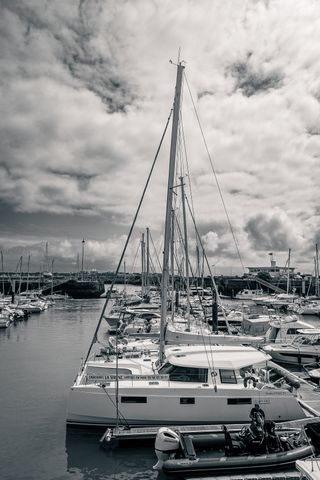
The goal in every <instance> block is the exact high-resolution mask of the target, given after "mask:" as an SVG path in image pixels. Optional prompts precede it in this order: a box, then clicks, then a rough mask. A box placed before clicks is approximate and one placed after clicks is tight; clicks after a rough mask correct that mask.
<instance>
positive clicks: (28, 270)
mask: <svg viewBox="0 0 320 480" xmlns="http://www.w3.org/2000/svg"><path fill="white" fill-rule="evenodd" d="M29 272H30V254H29V255H28V267H27V288H26V291H27V292H28V291H29Z"/></svg>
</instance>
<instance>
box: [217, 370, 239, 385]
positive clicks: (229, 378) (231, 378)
mask: <svg viewBox="0 0 320 480" xmlns="http://www.w3.org/2000/svg"><path fill="white" fill-rule="evenodd" d="M219 373H220V381H221V383H237V379H236V374H235V372H234V370H219Z"/></svg>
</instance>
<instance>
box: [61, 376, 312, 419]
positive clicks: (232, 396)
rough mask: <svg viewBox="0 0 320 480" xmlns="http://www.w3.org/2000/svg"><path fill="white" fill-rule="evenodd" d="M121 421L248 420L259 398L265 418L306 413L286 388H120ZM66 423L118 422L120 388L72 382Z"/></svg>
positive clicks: (295, 416)
mask: <svg viewBox="0 0 320 480" xmlns="http://www.w3.org/2000/svg"><path fill="white" fill-rule="evenodd" d="M118 398H119V404H118V409H119V414H118V423H119V422H120V423H122V424H124V425H127V424H129V425H132V426H133V425H136V426H137V425H172V424H174V425H193V424H208V423H210V424H221V423H243V421H244V419H247V418H249V413H250V410H251V408H252V407H253V405H254V404H255V403H259V404H260V405H261V407H262V408H263V410H264V411H265V414H266V418H268V419H270V420H274V421H276V422H283V421H289V420H296V419H298V418H304V417H305V413H304V411H303V410H302V408H301V406H300V404H299V403H298V402H297V400H296V398H295V397H293V396H292V395H291V394H288V392H286V391H284V390H279V391H274V390H269V391H268V389H266V390H255V389H248V390H246V391H239V392H237V393H235V392H234V391H232V390H229V391H227V389H225V390H224V389H218V391H217V392H216V391H215V390H214V388H211V387H205V386H204V387H201V386H198V387H194V388H181V387H176V388H173V387H172V386H171V387H170V388H168V387H167V388H163V387H159V388H155V389H154V390H153V392H150V388H149V389H147V388H143V387H137V388H133V387H129V388H126V387H123V388H121V389H120V390H119V397H118ZM67 423H68V424H69V425H83V426H114V425H115V424H116V423H117V412H116V396H115V388H112V389H111V388H110V387H109V388H108V387H106V388H103V387H99V386H92V385H90V386H73V387H72V388H71V391H70V396H69V406H68V415H67Z"/></svg>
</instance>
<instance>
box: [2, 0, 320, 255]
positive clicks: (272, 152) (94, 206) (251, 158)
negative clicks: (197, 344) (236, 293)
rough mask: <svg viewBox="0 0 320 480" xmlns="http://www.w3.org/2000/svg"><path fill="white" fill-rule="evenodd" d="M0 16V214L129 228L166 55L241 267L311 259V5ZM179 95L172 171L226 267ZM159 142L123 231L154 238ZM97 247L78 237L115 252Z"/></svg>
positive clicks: (138, 5)
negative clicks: (181, 70)
mask: <svg viewBox="0 0 320 480" xmlns="http://www.w3.org/2000/svg"><path fill="white" fill-rule="evenodd" d="M0 9H1V15H0V36H1V42H0V53H1V55H0V58H1V60H0V70H1V75H0V89H1V96H0V107H1V111H2V115H1V118H0V201H2V202H5V203H6V204H8V205H10V206H12V207H13V208H14V209H15V211H17V212H23V213H25V214H26V215H29V214H30V215H31V214H36V213H38V212H45V213H47V214H48V222H49V221H50V215H51V216H52V215H70V216H71V215H75V214H76V215H82V216H83V218H84V224H85V221H86V218H88V217H94V216H95V217H97V218H104V217H106V218H111V219H112V220H113V221H112V224H113V225H114V224H115V223H118V224H119V225H122V226H124V227H128V226H129V224H130V221H131V219H132V217H133V213H134V211H135V205H136V204H137V202H138V200H139V197H140V195H141V192H142V189H143V186H144V183H145V180H146V176H147V173H148V171H149V168H150V165H151V162H152V159H153V156H154V153H155V151H156V148H157V145H158V142H159V139H160V136H161V134H162V130H163V127H164V124H165V122H166V119H167V116H168V113H169V110H170V108H171V104H172V98H173V88H174V87H173V85H174V80H175V69H174V67H173V66H172V65H170V64H169V63H168V60H169V59H170V58H172V59H173V60H174V61H175V58H176V55H177V49H178V46H179V45H181V46H182V58H183V59H184V60H186V61H187V63H186V73H187V78H188V83H189V84H190V88H191V91H192V92H193V96H194V99H195V105H196V107H197V111H198V114H199V116H200V118H201V123H202V126H203V130H204V132H205V135H206V141H207V146H208V149H209V151H210V153H211V156H212V159H213V163H214V167H215V171H216V174H217V177H218V180H219V183H220V187H221V190H222V192H223V196H224V203H225V205H226V206H227V209H228V212H229V215H230V219H231V222H232V224H233V227H234V230H235V232H236V235H237V238H239V239H240V241H239V243H240V244H241V248H242V249H243V255H244V258H245V259H248V261H249V259H257V258H259V255H260V253H259V252H261V251H262V250H263V249H264V248H265V249H267V250H268V249H270V248H272V249H273V250H275V249H276V248H278V249H279V250H285V249H287V248H288V247H289V246H291V247H292V248H296V249H299V251H300V252H301V255H303V254H304V252H306V251H309V250H310V249H311V247H312V245H313V244H314V241H315V238H316V237H317V233H316V232H319V229H320V220H319V212H318V208H319V207H318V196H319V195H318V184H319V181H320V163H319V148H320V135H319V134H318V133H319V120H320V81H319V79H320V59H319V55H318V52H319V49H320V34H319V32H320V20H319V19H320V4H319V2H318V1H316V0H297V1H296V2H295V8H292V1H291V0H283V1H281V2H277V1H270V2H265V1H263V0H258V1H257V0H249V1H247V2H242V1H241V0H235V1H225V2H212V1H210V0H205V1H204V2H197V1H195V0H192V1H189V2H187V3H186V2H185V1H184V0H178V1H176V2H174V4H172V3H170V2H162V1H158V0H156V1H154V2H146V1H144V0H137V1H136V2H126V1H122V0H120V1H119V0H111V1H108V2H104V1H102V0H97V1H95V2H90V1H88V0H81V1H79V2H78V3H76V2H65V3H62V2H59V4H57V3H56V2H49V1H46V2H42V1H40V0H30V1H28V2H24V3H21V2H19V1H16V0H3V1H2V2H1V6H0ZM200 32H201V34H200ZM183 98H184V105H183V112H182V117H183V125H184V136H185V141H186V147H187V154H188V162H189V166H188V169H187V168H186V165H185V164H184V165H182V166H179V169H180V171H181V173H182V174H183V175H184V174H185V173H187V171H189V172H190V178H192V188H193V198H194V205H195V211H196V213H197V219H198V221H199V223H200V224H201V225H205V228H203V235H205V237H204V241H206V242H207V246H208V248H209V249H210V251H212V252H214V253H215V255H217V254H218V255H221V257H222V258H223V260H221V261H222V262H228V261H229V262H233V261H234V255H236V253H235V252H236V250H235V248H234V244H233V243H234V242H233V238H232V235H231V234H230V232H229V229H228V222H227V221H226V217H225V212H224V207H223V204H222V202H221V199H220V196H219V192H218V189H217V187H216V185H215V182H214V176H213V174H212V171H211V166H210V164H209V162H208V159H207V156H206V151H205V149H204V147H203V145H202V140H201V135H200V134H199V131H198V128H197V125H196V124H195V117H194V112H193V109H192V104H191V102H190V99H189V94H188V88H187V86H186V85H184V94H183ZM180 140H181V137H180ZM168 143H169V142H168V139H166V142H165V145H164V151H163V152H162V154H161V156H160V158H159V164H158V165H157V167H156V172H155V178H154V179H153V181H152V185H151V188H150V190H149V191H148V194H147V197H146V203H145V205H144V207H143V210H142V212H141V216H140V217H139V219H138V225H139V227H144V226H146V225H150V226H151V227H152V228H153V229H154V231H155V232H157V234H158V235H159V236H160V235H162V233H163V214H164V206H163V203H164V199H165V188H166V172H167V163H168V150H169V145H168ZM180 147H181V144H180ZM188 194H189V195H190V192H188ZM284 212H285V213H284ZM214 223H215V224H217V225H220V226H222V227H221V228H220V227H219V229H218V230H217V229H215V228H214V227H212V225H213V224H214ZM36 229H37V226H35V231H34V235H35V237H36ZM20 233H21V234H22V233H23V232H20ZM106 236H107V237H108V239H107V242H109V244H108V245H104V246H103V245H102V244H100V243H98V244H95V243H94V242H101V239H99V240H98V239H96V238H95V237H94V232H92V237H93V238H92V239H90V241H91V242H92V243H91V244H90V243H89V240H88V253H89V250H90V254H91V255H92V258H93V257H95V258H98V257H99V258H100V259H101V260H102V261H104V258H105V254H107V253H106V252H108V254H109V255H110V256H111V257H115V256H116V255H117V253H118V252H119V251H120V250H121V245H122V239H121V238H120V236H119V237H117V236H116V235H115V233H114V230H113V228H112V225H110V229H109V231H108V232H106ZM68 238H70V240H69V241H70V242H71V243H72V245H73V244H74V243H76V240H75V239H74V237H73V235H72V231H70V234H69V236H68ZM248 239H249V240H250V243H249V244H248V242H247V240H248ZM35 240H36V238H34V241H35ZM62 241H63V239H61V242H62ZM112 245H113V247H112ZM248 245H250V246H251V247H252V248H251V250H250V249H249V247H248ZM71 250H72V247H70V249H69V247H68V246H67V245H65V251H66V252H67V251H71Z"/></svg>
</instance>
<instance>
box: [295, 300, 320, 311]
mask: <svg viewBox="0 0 320 480" xmlns="http://www.w3.org/2000/svg"><path fill="white" fill-rule="evenodd" d="M292 310H293V311H294V312H295V313H297V314H299V315H320V302H319V301H316V300H309V301H303V302H301V303H299V304H296V305H294V306H293V308H292Z"/></svg>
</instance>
